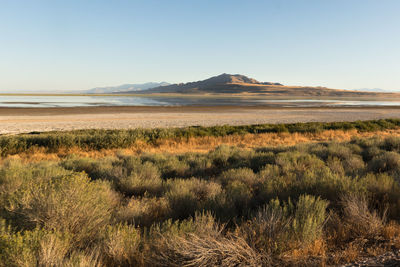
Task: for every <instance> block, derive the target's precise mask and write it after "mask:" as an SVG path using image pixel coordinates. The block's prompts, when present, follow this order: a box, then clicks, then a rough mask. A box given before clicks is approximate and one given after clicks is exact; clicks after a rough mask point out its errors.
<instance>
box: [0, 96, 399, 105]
mask: <svg viewBox="0 0 400 267" xmlns="http://www.w3.org/2000/svg"><path fill="white" fill-rule="evenodd" d="M214 105H241V106H255V105H259V106H271V107H323V106H328V107H335V106H336V107H337V106H343V107H346V106H349V107H354V106H392V107H393V106H400V101H361V100H360V101H357V100H335V99H333V100H316V99H279V100H273V99H265V98H264V99H257V98H238V97H223V98H212V97H197V98H196V97H137V96H22V95H21V96H0V107H25V108H26V107H30V108H31V107H38V108H39V107H41V108H42V107H89V106H214Z"/></svg>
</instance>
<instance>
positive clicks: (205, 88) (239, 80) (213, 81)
mask: <svg viewBox="0 0 400 267" xmlns="http://www.w3.org/2000/svg"><path fill="white" fill-rule="evenodd" d="M260 86H261V87H262V86H278V87H280V86H283V85H282V84H280V83H271V82H259V81H257V80H255V79H252V78H248V77H246V76H244V75H240V74H226V73H224V74H221V75H218V76H215V77H211V78H208V79H206V80H202V81H197V82H189V83H179V84H171V85H167V86H162V87H155V88H151V89H148V90H145V91H143V92H145V93H186V94H189V93H242V92H244V91H250V92H253V91H258V90H259V89H261V87H260Z"/></svg>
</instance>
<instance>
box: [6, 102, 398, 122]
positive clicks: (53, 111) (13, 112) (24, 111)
mask: <svg viewBox="0 0 400 267" xmlns="http://www.w3.org/2000/svg"><path fill="white" fill-rule="evenodd" d="M248 110H250V111H251V110H285V111H289V110H334V111H337V110H400V106H334V107H332V106H309V107H304V106H290V107H282V106H280V107H279V106H269V105H253V106H245V105H236V106H235V105H220V106H91V107H86V106H85V107H38V108H31V107H26V108H25V107H0V119H1V116H46V115H81V114H118V113H157V112H167V113H191V112H194V113H195V112H227V111H229V112H241V111H248Z"/></svg>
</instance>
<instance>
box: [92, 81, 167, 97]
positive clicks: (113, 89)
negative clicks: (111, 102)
mask: <svg viewBox="0 0 400 267" xmlns="http://www.w3.org/2000/svg"><path fill="white" fill-rule="evenodd" d="M166 85H169V83H166V82H161V83H152V82H149V83H140V84H123V85H119V86H107V87H96V88H93V89H90V90H87V91H85V93H87V94H109V93H125V92H128V91H129V92H131V93H132V92H137V91H142V90H147V89H151V88H154V87H162V86H166Z"/></svg>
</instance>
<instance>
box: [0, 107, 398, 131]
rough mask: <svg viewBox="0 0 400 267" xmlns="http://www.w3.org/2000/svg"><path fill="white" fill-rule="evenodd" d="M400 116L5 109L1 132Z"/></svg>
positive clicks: (350, 111) (347, 111) (377, 111)
mask: <svg viewBox="0 0 400 267" xmlns="http://www.w3.org/2000/svg"><path fill="white" fill-rule="evenodd" d="M383 118H400V107H337V108H332V107H318V108H313V107H310V108H299V107H293V108H282V107H279V108H275V107H262V106H201V107H200V106H198V107H197V106H173V107H151V106H142V107H138V106H134V107H132V106H131V107H74V108H0V134H16V133H27V132H33V131H39V132H44V131H67V130H77V129H130V128H140V127H141V128H157V127H185V126H195V125H201V126H213V125H224V124H230V125H244V124H262V123H294V122H310V121H319V122H332V121H355V120H372V119H383Z"/></svg>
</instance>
